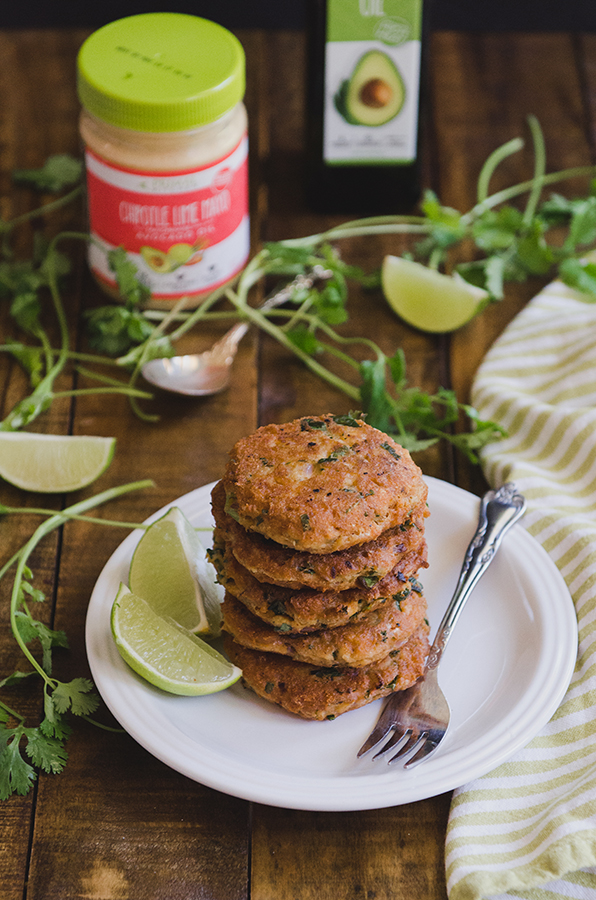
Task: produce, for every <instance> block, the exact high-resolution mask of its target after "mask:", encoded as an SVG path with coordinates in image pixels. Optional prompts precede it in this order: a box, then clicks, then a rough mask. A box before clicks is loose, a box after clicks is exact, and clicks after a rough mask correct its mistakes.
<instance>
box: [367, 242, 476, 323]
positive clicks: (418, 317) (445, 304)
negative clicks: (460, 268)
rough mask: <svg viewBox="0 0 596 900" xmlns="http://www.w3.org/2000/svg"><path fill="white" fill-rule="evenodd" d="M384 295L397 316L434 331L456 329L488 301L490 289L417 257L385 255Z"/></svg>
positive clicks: (382, 271) (382, 274)
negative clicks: (433, 267) (448, 272)
mask: <svg viewBox="0 0 596 900" xmlns="http://www.w3.org/2000/svg"><path fill="white" fill-rule="evenodd" d="M381 285H382V289H383V294H384V295H385V299H386V300H387V302H388V303H389V305H390V306H391V308H392V309H393V311H394V312H396V313H397V314H398V316H399V317H400V318H401V319H403V320H404V322H407V323H408V324H409V325H412V326H413V327H414V328H418V329H419V330H420V331H427V332H430V333H433V334H441V333H445V332H450V331H456V330H457V329H458V328H462V327H463V326H464V325H466V324H467V323H468V322H470V321H471V320H472V319H473V318H474V317H475V316H476V315H478V313H480V312H481V311H482V310H483V309H484V308H485V306H486V305H487V304H488V302H489V300H490V297H489V294H488V292H487V291H485V290H483V289H482V288H480V287H477V286H476V285H473V284H470V283H469V282H467V281H465V280H464V279H463V278H461V276H459V275H457V274H456V275H445V274H443V273H442V272H438V271H436V270H435V269H431V268H429V267H428V266H424V265H422V263H419V262H415V261H414V260H410V259H404V258H403V257H400V256H386V257H385V258H384V260H383V265H382V268H381Z"/></svg>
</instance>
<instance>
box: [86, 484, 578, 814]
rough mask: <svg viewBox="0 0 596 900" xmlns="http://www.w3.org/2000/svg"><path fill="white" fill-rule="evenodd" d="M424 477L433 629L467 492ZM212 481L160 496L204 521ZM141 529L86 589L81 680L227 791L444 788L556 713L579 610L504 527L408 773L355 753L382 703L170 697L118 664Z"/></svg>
mask: <svg viewBox="0 0 596 900" xmlns="http://www.w3.org/2000/svg"><path fill="white" fill-rule="evenodd" d="M427 481H428V484H429V506H430V509H431V516H430V518H429V519H428V520H427V530H426V533H427V540H428V556H429V560H430V567H429V568H428V569H427V570H425V571H423V572H422V577H421V580H422V582H423V584H424V588H425V594H426V597H427V601H428V606H429V619H430V622H431V626H434V627H435V628H436V626H437V625H438V623H439V621H440V619H441V617H442V614H443V611H444V609H445V607H446V605H447V603H448V600H449V598H450V596H451V593H452V591H453V588H454V586H455V583H456V581H457V576H458V573H459V568H460V564H461V560H462V559H463V555H464V552H465V549H466V547H467V545H468V543H469V541H470V538H471V536H472V534H473V532H474V530H475V528H476V524H477V520H478V498H477V497H475V496H473V495H472V494H469V493H468V492H466V491H463V490H461V488H457V487H454V486H453V485H450V484H447V483H446V482H442V481H438V480H436V479H433V478H428V479H427ZM211 487H212V486H211V485H206V486H204V487H201V488H198V489H197V490H195V491H192V492H191V493H190V494H186V495H185V496H184V497H181V498H180V499H179V500H177V501H175V503H174V504H171V505H177V506H179V507H180V508H181V509H182V510H183V511H184V513H185V514H186V515H187V517H188V518H189V519H190V520H191V521H192V522H193V524H194V525H195V526H199V525H209V524H210V523H211V521H212V520H211V513H210V492H211ZM166 508H167V507H166ZM163 512H164V510H160V511H159V512H158V513H156V514H155V515H154V516H152V517H151V519H150V520H149V521H152V520H154V519H155V518H157V517H158V516H160V515H162V514H163ZM140 534H141V533H140V532H134V533H132V534H130V535H129V536H128V537H127V538H126V539H125V540H124V541H123V543H122V544H121V545H120V546H119V547H118V549H117V550H116V551H115V553H114V554H113V555H112V556H111V558H110V559H109V560H108V562H107V564H106V566H105V567H104V569H103V571H102V573H101V575H100V576H99V578H98V581H97V584H96V586H95V589H94V591H93V594H92V597H91V601H90V604H89V610H88V615H87V629H86V641H87V652H88V655H89V662H90V665H91V671H92V674H93V678H94V679H95V683H96V685H97V688H98V690H99V691H100V693H101V695H102V697H103V699H104V700H105V702H106V704H107V705H108V707H109V708H110V710H111V711H112V713H113V714H114V716H115V717H116V719H118V721H119V722H120V723H121V725H122V726H123V727H124V728H125V729H126V731H128V732H129V734H130V735H132V737H133V738H134V739H135V740H136V741H138V743H139V744H141V745H142V746H143V747H145V748H146V749H147V750H149V752H150V753H152V754H153V755H154V756H156V757H157V758H158V759H160V760H162V761H163V762H164V763H166V765H168V766H171V767H172V768H173V769H175V770H176V771H178V772H181V773H182V774H184V775H186V776H188V777H189V778H191V779H194V780H195V781H199V782H201V783H202V784H205V785H208V786H209V787H212V788H216V789H217V790H220V791H224V792H225V793H228V794H232V795H234V796H236V797H241V798H244V799H246V800H253V801H256V802H259V803H265V804H269V805H272V806H281V807H286V808H293V809H308V810H328V811H331V810H334V811H346V810H358V809H380V808H382V807H387V806H397V805H399V804H402V803H410V802H412V801H416V800H421V799H424V798H425V797H431V796H435V795H437V794H440V793H443V792H444V791H449V790H452V789H453V788H455V787H458V786H460V785H462V784H464V783H466V782H467V781H469V780H471V779H472V778H476V777H478V776H480V775H483V774H485V773H486V772H489V771H490V770H491V769H494V768H495V767H496V766H497V765H499V764H500V763H502V762H504V761H505V760H506V759H507V758H508V757H510V756H512V755H513V754H514V753H515V752H516V751H517V750H518V749H520V748H521V747H523V746H524V745H525V744H527V743H528V742H529V741H530V740H531V738H532V737H533V736H534V735H535V734H536V733H537V732H538V731H539V730H540V729H541V728H542V726H543V725H545V724H546V722H547V721H548V720H549V719H550V717H551V716H552V714H553V713H554V711H555V710H556V708H557V706H558V705H559V703H560V702H561V700H562V698H563V695H564V693H565V690H566V688H567V685H568V683H569V680H570V678H571V675H572V672H573V668H574V664H575V658H576V652H577V621H576V616H575V610H574V607H573V603H572V601H571V597H570V595H569V593H568V591H567V588H566V586H565V583H564V581H563V579H562V577H561V575H560V573H559V571H558V569H557V568H556V567H555V565H554V563H552V562H551V560H550V558H549V556H548V555H547V553H546V552H545V551H544V550H543V549H542V547H541V546H540V544H538V543H537V542H536V541H535V540H534V539H533V538H532V537H530V535H529V534H528V533H527V532H526V531H525V530H524V529H523V527H522V526H521V525H515V526H514V527H513V529H512V530H511V531H510V532H509V533H508V534H507V535H506V536H505V538H504V540H503V543H502V545H501V549H500V550H499V553H498V555H497V557H496V559H495V561H494V562H493V564H492V566H491V567H490V568H489V570H488V571H487V572H486V574H485V575H484V576H483V577H482V579H481V581H480V583H479V585H478V586H477V587H476V589H475V591H474V593H473V595H472V597H471V598H470V600H469V601H468V604H467V606H466V608H465V609H464V611H463V613H462V614H461V617H460V619H459V622H458V625H457V628H456V629H455V631H454V633H453V636H452V638H451V641H450V643H449V647H448V649H447V651H446V653H445V656H444V658H443V661H442V663H441V668H440V682H441V686H442V688H443V690H444V692H445V694H446V695H447V698H448V700H449V703H450V705H451V710H452V721H451V726H450V728H449V731H448V733H447V736H446V737H445V739H444V742H443V745H442V747H441V748H440V749H439V750H438V751H437V752H436V754H435V755H433V756H432V757H431V758H430V759H429V760H427V761H426V762H425V763H424V764H423V765H421V766H419V767H417V768H415V769H413V770H411V771H408V772H406V771H405V770H404V769H403V768H401V767H396V766H395V765H393V766H391V767H389V766H388V765H387V764H386V763H385V762H382V761H380V760H377V761H376V762H373V761H372V760H370V759H367V758H365V759H362V760H357V759H356V752H357V750H358V748H359V747H360V746H361V744H362V743H363V741H364V740H365V738H366V737H367V735H368V734H369V732H370V731H371V730H372V728H373V726H374V724H375V722H376V719H377V717H378V715H379V712H380V710H381V704H382V701H376V702H374V703H371V704H369V705H368V706H365V707H364V708H363V709H358V710H353V711H352V712H348V713H344V715H342V716H339V717H338V718H337V719H335V720H333V721H330V722H327V721H326V722H308V721H304V720H302V719H299V718H298V717H295V716H292V715H290V714H289V713H286V712H284V711H283V710H281V709H279V708H278V707H276V706H273V705H272V704H270V703H267V702H266V701H264V700H261V699H260V698H258V697H256V696H255V695H254V694H252V692H249V691H247V690H246V689H245V688H243V687H242V686H241V685H240V684H237V685H235V686H234V687H233V688H230V689H228V690H227V691H223V692H221V693H218V694H213V695H211V696H208V697H176V696H173V695H169V694H165V693H162V692H161V691H159V690H158V689H157V688H153V687H152V686H151V685H149V684H147V683H145V682H144V681H143V680H142V679H140V678H139V677H137V675H135V673H134V672H133V671H132V670H131V669H129V668H128V666H127V665H126V664H125V663H124V662H123V660H122V659H121V657H120V655H119V654H118V651H117V650H116V647H115V645H114V642H113V640H112V636H111V633H110V610H111V606H112V602H113V599H114V597H115V596H116V592H117V590H118V585H119V583H120V581H127V578H128V566H129V563H130V559H131V556H132V551H133V549H134V547H135V545H136V543H137V541H138V540H139V538H140ZM207 534H208V533H207ZM204 543H208V539H206V540H205V541H204Z"/></svg>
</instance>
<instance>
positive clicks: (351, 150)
mask: <svg viewBox="0 0 596 900" xmlns="http://www.w3.org/2000/svg"><path fill="white" fill-rule="evenodd" d="M421 22H422V0H347V2H346V0H328V3H327V39H326V45H325V111H324V134H323V156H324V158H325V161H326V162H327V163H328V164H329V165H336V166H341V165H358V164H362V165H370V164H378V165H389V164H394V165H395V164H398V165H399V164H402V165H403V164H407V163H411V162H413V161H414V159H415V158H416V152H417V146H416V144H417V134H418V104H419V92H420V56H421Z"/></svg>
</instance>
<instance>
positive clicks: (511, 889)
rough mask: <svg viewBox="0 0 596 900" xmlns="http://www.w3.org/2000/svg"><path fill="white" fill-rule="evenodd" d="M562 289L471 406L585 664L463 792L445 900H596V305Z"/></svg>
mask: <svg viewBox="0 0 596 900" xmlns="http://www.w3.org/2000/svg"><path fill="white" fill-rule="evenodd" d="M586 300H587V298H586V297H585V296H583V295H582V294H579V293H577V292H575V291H573V290H571V289H570V288H567V287H566V286H565V285H563V284H562V283H561V282H559V281H555V282H553V283H552V284H550V285H549V286H548V287H546V288H545V289H544V290H543V291H542V292H541V293H540V294H538V295H537V296H536V297H534V299H533V300H532V301H531V302H530V303H529V304H528V306H527V307H526V308H525V309H524V310H523V311H522V312H521V313H519V315H518V316H517V317H516V318H515V319H514V320H513V321H512V322H511V324H510V325H509V326H508V328H507V329H506V330H505V332H504V333H503V334H502V335H501V337H500V338H499V339H498V340H497V341H496V342H495V344H494V345H493V347H492V348H491V349H490V351H489V352H488V354H487V355H486V357H485V359H484V360H483V362H482V364H481V366H480V368H479V370H478V373H477V375H476V378H475V382H474V386H473V391H472V398H471V399H472V403H473V404H474V406H475V407H476V408H477V409H478V411H479V413H480V415H481V416H482V418H484V419H489V418H490V419H493V420H495V421H497V422H499V423H500V424H501V425H502V426H503V427H504V428H505V429H506V430H507V433H508V436H507V437H506V438H505V439H504V440H502V441H499V442H496V443H493V444H491V445H489V446H488V447H487V448H486V449H485V451H484V452H483V458H482V464H483V468H484V472H485V474H486V477H487V480H488V481H489V483H490V484H491V486H493V487H498V486H499V485H501V484H502V483H503V482H505V481H514V482H515V484H516V486H517V488H518V489H519V490H520V491H521V493H523V494H524V495H525V496H526V498H527V501H528V511H527V513H526V515H525V516H524V519H523V520H522V524H523V525H524V526H525V528H526V529H527V530H528V531H529V532H530V534H532V535H533V536H534V537H535V538H536V540H537V541H539V542H540V543H541V544H542V546H543V547H544V548H545V549H546V551H547V552H548V553H549V555H550V557H551V559H552V560H553V561H554V563H555V564H556V565H557V566H558V568H559V570H560V572H561V574H562V575H563V577H564V579H565V582H566V584H567V586H568V588H569V591H570V593H571V596H572V598H573V601H574V604H575V608H576V612H577V617H578V626H579V648H578V659H577V664H576V667H575V671H574V674H573V677H572V680H571V684H570V686H569V689H568V691H567V694H566V696H565V697H564V699H563V702H562V703H561V705H560V707H559V709H558V710H557V712H556V714H555V715H554V716H553V718H552V719H551V721H550V722H549V723H548V725H547V726H546V727H545V728H544V729H543V730H542V732H541V733H540V734H539V735H538V736H537V737H536V738H534V739H533V740H532V741H531V742H530V743H529V744H528V745H527V747H525V748H524V750H523V751H521V752H518V753H517V754H516V756H515V757H514V758H513V759H511V760H509V761H508V762H507V763H504V764H503V765H501V766H499V768H497V769H496V770H494V771H493V772H491V773H489V774H488V775H485V776H484V777H482V778H479V779H477V780H475V781H473V782H471V783H470V784H467V785H465V786H464V787H462V788H460V789H459V790H457V791H456V792H455V794H454V797H453V801H452V805H451V811H450V817H449V825H448V829H447V841H446V853H445V856H446V859H445V862H446V874H447V889H448V893H449V900H481V898H482V900H486V898H490V900H510V898H524V900H558V898H566V900H569V898H574V900H588V898H590V900H596V304H595V303H589V302H586Z"/></svg>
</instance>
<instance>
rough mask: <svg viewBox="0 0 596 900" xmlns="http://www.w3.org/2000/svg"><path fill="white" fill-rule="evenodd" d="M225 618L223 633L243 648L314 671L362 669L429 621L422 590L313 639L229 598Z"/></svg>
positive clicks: (322, 631) (316, 633)
mask: <svg viewBox="0 0 596 900" xmlns="http://www.w3.org/2000/svg"><path fill="white" fill-rule="evenodd" d="M398 597H399V595H398ZM222 616H223V628H224V630H225V631H227V632H228V634H231V635H232V637H233V638H234V640H235V641H236V642H237V643H238V644H242V645H243V646H244V647H250V648H252V649H253V650H263V651H265V652H266V653H279V654H281V655H282V656H291V657H292V659H296V660H299V661H300V662H305V663H311V664H313V665H316V666H329V667H334V668H335V667H338V666H352V667H354V668H362V667H363V666H369V665H371V664H372V663H375V662H378V661H379V660H381V659H383V657H385V656H387V655H388V654H389V653H391V652H393V651H394V650H398V649H399V648H400V647H402V646H403V645H404V644H405V643H407V641H408V640H409V639H410V638H411V636H412V634H413V633H414V632H415V631H416V629H417V628H418V627H419V626H420V625H421V623H422V622H423V620H424V618H425V616H426V601H425V599H424V596H423V594H422V591H421V590H420V589H419V590H415V591H410V592H409V594H408V596H407V597H406V598H405V599H396V600H391V601H390V602H388V603H386V604H385V605H384V606H382V607H380V608H379V609H375V610H372V611H371V612H368V613H366V614H365V615H363V616H361V617H360V618H359V619H358V621H356V622H350V623H349V624H348V625H342V626H340V627H339V628H321V629H319V630H318V631H313V632H311V633H309V634H292V633H291V632H287V631H280V630H278V629H275V628H272V627H271V626H270V625H267V624H266V623H265V622H263V621H262V620H261V619H259V618H257V616H253V614H252V613H251V612H249V610H248V609H247V608H246V607H245V606H244V604H243V603H241V602H240V601H239V600H236V599H235V598H234V597H232V595H231V594H226V596H225V600H224V602H223V605H222Z"/></svg>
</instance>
